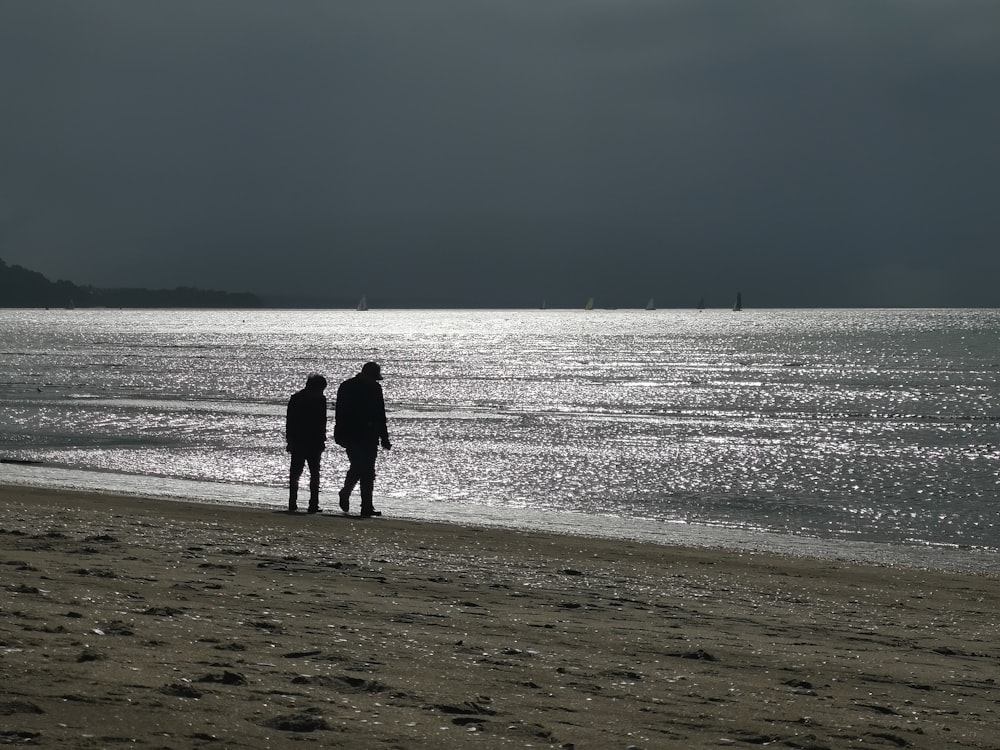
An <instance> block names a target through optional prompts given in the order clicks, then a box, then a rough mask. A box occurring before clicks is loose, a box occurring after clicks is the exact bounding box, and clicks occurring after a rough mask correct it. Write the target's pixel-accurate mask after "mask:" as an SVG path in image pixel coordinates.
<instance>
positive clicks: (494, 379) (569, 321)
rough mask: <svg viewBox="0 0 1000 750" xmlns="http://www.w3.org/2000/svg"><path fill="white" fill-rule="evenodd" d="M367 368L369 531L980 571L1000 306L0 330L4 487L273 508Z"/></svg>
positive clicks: (462, 314) (993, 518) (128, 321)
mask: <svg viewBox="0 0 1000 750" xmlns="http://www.w3.org/2000/svg"><path fill="white" fill-rule="evenodd" d="M369 359H376V360H378V361H379V362H381V363H382V365H383V371H384V374H385V381H384V382H383V387H384V389H385V394H386V401H387V405H388V407H389V411H390V414H389V418H390V432H391V434H392V438H393V443H394V449H393V450H392V451H391V452H382V454H381V455H380V458H379V466H378V471H379V476H378V482H377V485H376V505H377V506H379V507H380V508H381V509H382V510H383V511H384V512H386V514H387V515H393V516H397V517H404V518H415V519H427V520H443V521H452V522H456V523H484V524H494V525H504V526H510V527H514V528H538V529H552V530H558V531H565V532H568V533H581V534H596V535H607V536H617V537H622V538H636V539H650V540H654V541H662V542H665V543H675V542H676V543H684V544H711V545H719V546H725V547H730V548H737V549H742V548H748V549H775V550H779V551H789V552H795V553H803V554H817V555H829V556H833V557H847V558H851V559H855V558H856V559H874V560H879V561H882V560H884V561H889V562H893V561H904V562H914V561H915V562H916V563H917V564H927V565H931V566H936V567H961V568H968V569H978V570H1000V564H998V563H997V562H996V560H997V554H996V553H997V551H998V550H1000V521H998V518H997V514H998V508H1000V505H998V494H1000V493H998V484H1000V473H998V472H1000V446H998V444H1000V436H998V424H1000V384H998V373H1000V311H997V310H856V309H852V310H746V311H743V312H741V313H734V312H731V311H728V310H707V311H704V312H698V311H677V310H656V311H645V310H595V311H584V310H534V311H532V310H488V311H487V310H442V311H423V310H421V311H413V310H371V311H367V312H357V311H346V310H345V311H275V310H266V311H250V310H236V311H231V310H230V311H214V310H213V311H209V310H196V311H186V310H0V458H3V459H5V460H7V461H11V460H13V461H33V462H40V463H35V464H21V463H2V464H0V481H2V482H4V483H8V484H10V483H14V484H29V485H38V486H53V487H78V488H84V489H111V490H114V491H118V492H128V493H134V494H142V495H155V496H160V497H175V498H182V499H195V500H202V501H205V502H238V503H251V504H254V505H260V506H264V507H269V506H273V507H274V508H279V507H282V506H283V505H284V504H285V502H286V495H285V489H284V488H285V486H286V473H287V454H286V453H285V452H284V440H283V428H284V408H285V403H286V402H287V399H288V396H289V395H290V394H291V393H292V392H293V391H294V390H297V389H298V388H300V387H302V385H303V383H304V380H305V377H306V375H307V374H308V373H310V372H312V371H317V372H321V373H323V374H324V375H326V377H327V379H328V380H329V381H330V384H331V387H330V389H328V396H329V397H330V398H331V401H332V398H333V395H334V394H335V390H336V385H337V383H339V381H340V380H342V379H344V378H347V377H350V376H351V375H353V374H354V373H355V372H357V370H358V369H359V368H360V366H361V364H363V363H364V362H365V361H366V360H369ZM329 448H330V450H329V451H328V453H327V454H326V457H325V459H324V472H325V475H324V489H326V490H327V491H328V492H327V494H326V495H325V504H326V505H327V506H333V507H335V504H336V503H335V500H336V495H335V490H336V488H337V487H338V486H339V482H340V479H341V478H342V474H343V471H344V470H345V469H346V461H345V459H344V457H343V454H342V452H341V451H340V449H338V448H337V446H335V445H333V443H332V441H331V443H330V445H329Z"/></svg>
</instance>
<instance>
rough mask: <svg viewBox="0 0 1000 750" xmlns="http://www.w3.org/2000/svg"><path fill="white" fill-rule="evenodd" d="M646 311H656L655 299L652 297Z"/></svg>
mask: <svg viewBox="0 0 1000 750" xmlns="http://www.w3.org/2000/svg"><path fill="white" fill-rule="evenodd" d="M646 309H647V310H655V309H656V305H654V304H653V298H652V297H650V298H649V302H647V303H646Z"/></svg>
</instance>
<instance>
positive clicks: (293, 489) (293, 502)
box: [288, 451, 306, 511]
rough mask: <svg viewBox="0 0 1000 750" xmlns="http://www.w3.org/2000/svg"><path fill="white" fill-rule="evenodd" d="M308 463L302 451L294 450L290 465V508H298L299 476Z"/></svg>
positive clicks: (292, 509) (291, 509)
mask: <svg viewBox="0 0 1000 750" xmlns="http://www.w3.org/2000/svg"><path fill="white" fill-rule="evenodd" d="M305 465H306V457H305V455H304V454H302V453H298V452H295V451H293V452H292V461H291V465H290V466H289V467H288V510H290V511H294V510H297V509H298V505H297V499H298V494H299V478H300V477H301V476H302V470H303V469H304V468H305Z"/></svg>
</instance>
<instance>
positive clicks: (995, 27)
mask: <svg viewBox="0 0 1000 750" xmlns="http://www.w3.org/2000/svg"><path fill="white" fill-rule="evenodd" d="M998 90H1000V5H998V4H997V3H995V2H992V1H984V2H978V1H975V2H973V1H969V2H965V1H961V2H953V3H942V2H931V1H930V0H906V1H903V0H899V1H889V0H885V1H882V2H879V1H875V2H871V1H867V2H854V1H852V0H836V1H835V2H834V1H832V0H831V1H828V2H810V3H802V2H793V1H791V0H789V1H787V2H767V1H764V2H746V1H745V0H727V1H725V2H704V0H677V1H675V2H669V1H662V0H661V1H658V2H647V1H644V0H616V1H615V2H610V1H608V0H604V1H598V0H577V1H575V2H574V1H570V0H552V1H551V2H544V3H539V2H527V1H525V2H516V1H514V2H511V1H507V2H474V1H473V2H468V1H467V0H465V1H459V0H427V1H425V2H411V1H409V0H384V1H380V0H374V1H373V2H364V3H331V2H318V1H316V2H310V1H308V0H304V1H298V2H294V3H282V2H263V1H261V0H239V1H236V0H232V1H230V0H216V1H215V2H171V3H154V2H128V3H122V2H110V1H106V0H99V1H98V2H88V3H79V2H64V1H62V0H54V1H49V2H45V3H15V2H8V3H3V4H2V5H0V96H2V101H3V108H4V113H5V114H4V118H3V124H2V125H0V128H2V139H0V165H2V169H0V258H3V259H4V260H6V261H7V262H9V263H19V264H22V265H25V266H28V267H31V268H33V269H35V270H39V271H42V272H43V273H45V274H46V275H48V276H49V277H50V278H53V279H68V280H71V281H74V282H76V283H84V284H93V285H95V286H103V287H109V286H147V287H172V286H176V285H192V286H199V287H205V288H219V289H226V290H231V291H253V292H257V293H262V294H303V295H309V296H313V297H319V298H331V299H333V298H336V299H340V298H354V297H357V296H360V295H361V294H367V296H368V299H369V302H370V303H371V304H372V305H373V306H378V305H379V300H380V299H381V300H389V301H400V300H401V301H404V302H413V303H427V304H442V305H476V306H493V305H497V306H536V305H537V304H538V303H540V301H541V300H542V299H546V300H547V301H548V304H549V305H550V306H570V307H576V306H582V304H583V302H584V301H585V300H586V299H587V298H588V297H590V296H594V297H595V298H596V299H597V300H598V305H599V306H605V305H606V306H623V307H624V306H639V305H641V304H643V303H644V302H645V300H646V299H647V298H648V297H650V296H654V297H655V298H656V300H657V303H658V304H659V305H660V306H662V307H675V306H676V307H688V306H693V305H694V304H695V302H696V301H697V300H698V298H700V297H705V298H706V299H707V300H708V302H709V304H710V305H711V304H716V305H724V304H728V303H730V302H731V297H732V296H733V294H734V293H735V291H736V290H737V289H741V290H742V291H743V294H744V299H745V302H746V303H747V304H748V306H757V307H762V306H769V307H773V306H799V305H844V306H848V305H873V306H895V305H901V306H938V305H941V306H1000V291H997V289H995V287H996V284H995V280H996V279H997V278H998V271H1000V261H998V260H997V257H998V253H997V249H998V247H1000V212H998V211H997V210H996V208H995V206H996V205H997V203H998V198H1000V195H998V193H1000V189H998V180H997V175H998V174H1000V144H998V139H997V136H996V134H997V133H998V132H1000V98H998V97H997V96H996V91H998Z"/></svg>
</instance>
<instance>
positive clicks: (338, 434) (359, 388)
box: [333, 375, 389, 446]
mask: <svg viewBox="0 0 1000 750" xmlns="http://www.w3.org/2000/svg"><path fill="white" fill-rule="evenodd" d="M334 415H335V416H334V418H335V420H336V423H335V424H334V427H333V440H334V442H336V443H337V445H345V446H346V445H349V444H350V443H359V442H364V443H378V441H379V439H382V440H388V439H389V427H388V425H387V424H386V418H385V398H384V397H383V395H382V386H381V385H380V384H379V382H378V381H377V380H373V379H372V378H369V377H366V376H364V375H355V376H354V377H353V378H350V379H349V380H345V381H344V382H343V383H341V384H340V387H339V388H338V389H337V405H336V407H335V411H334Z"/></svg>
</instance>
